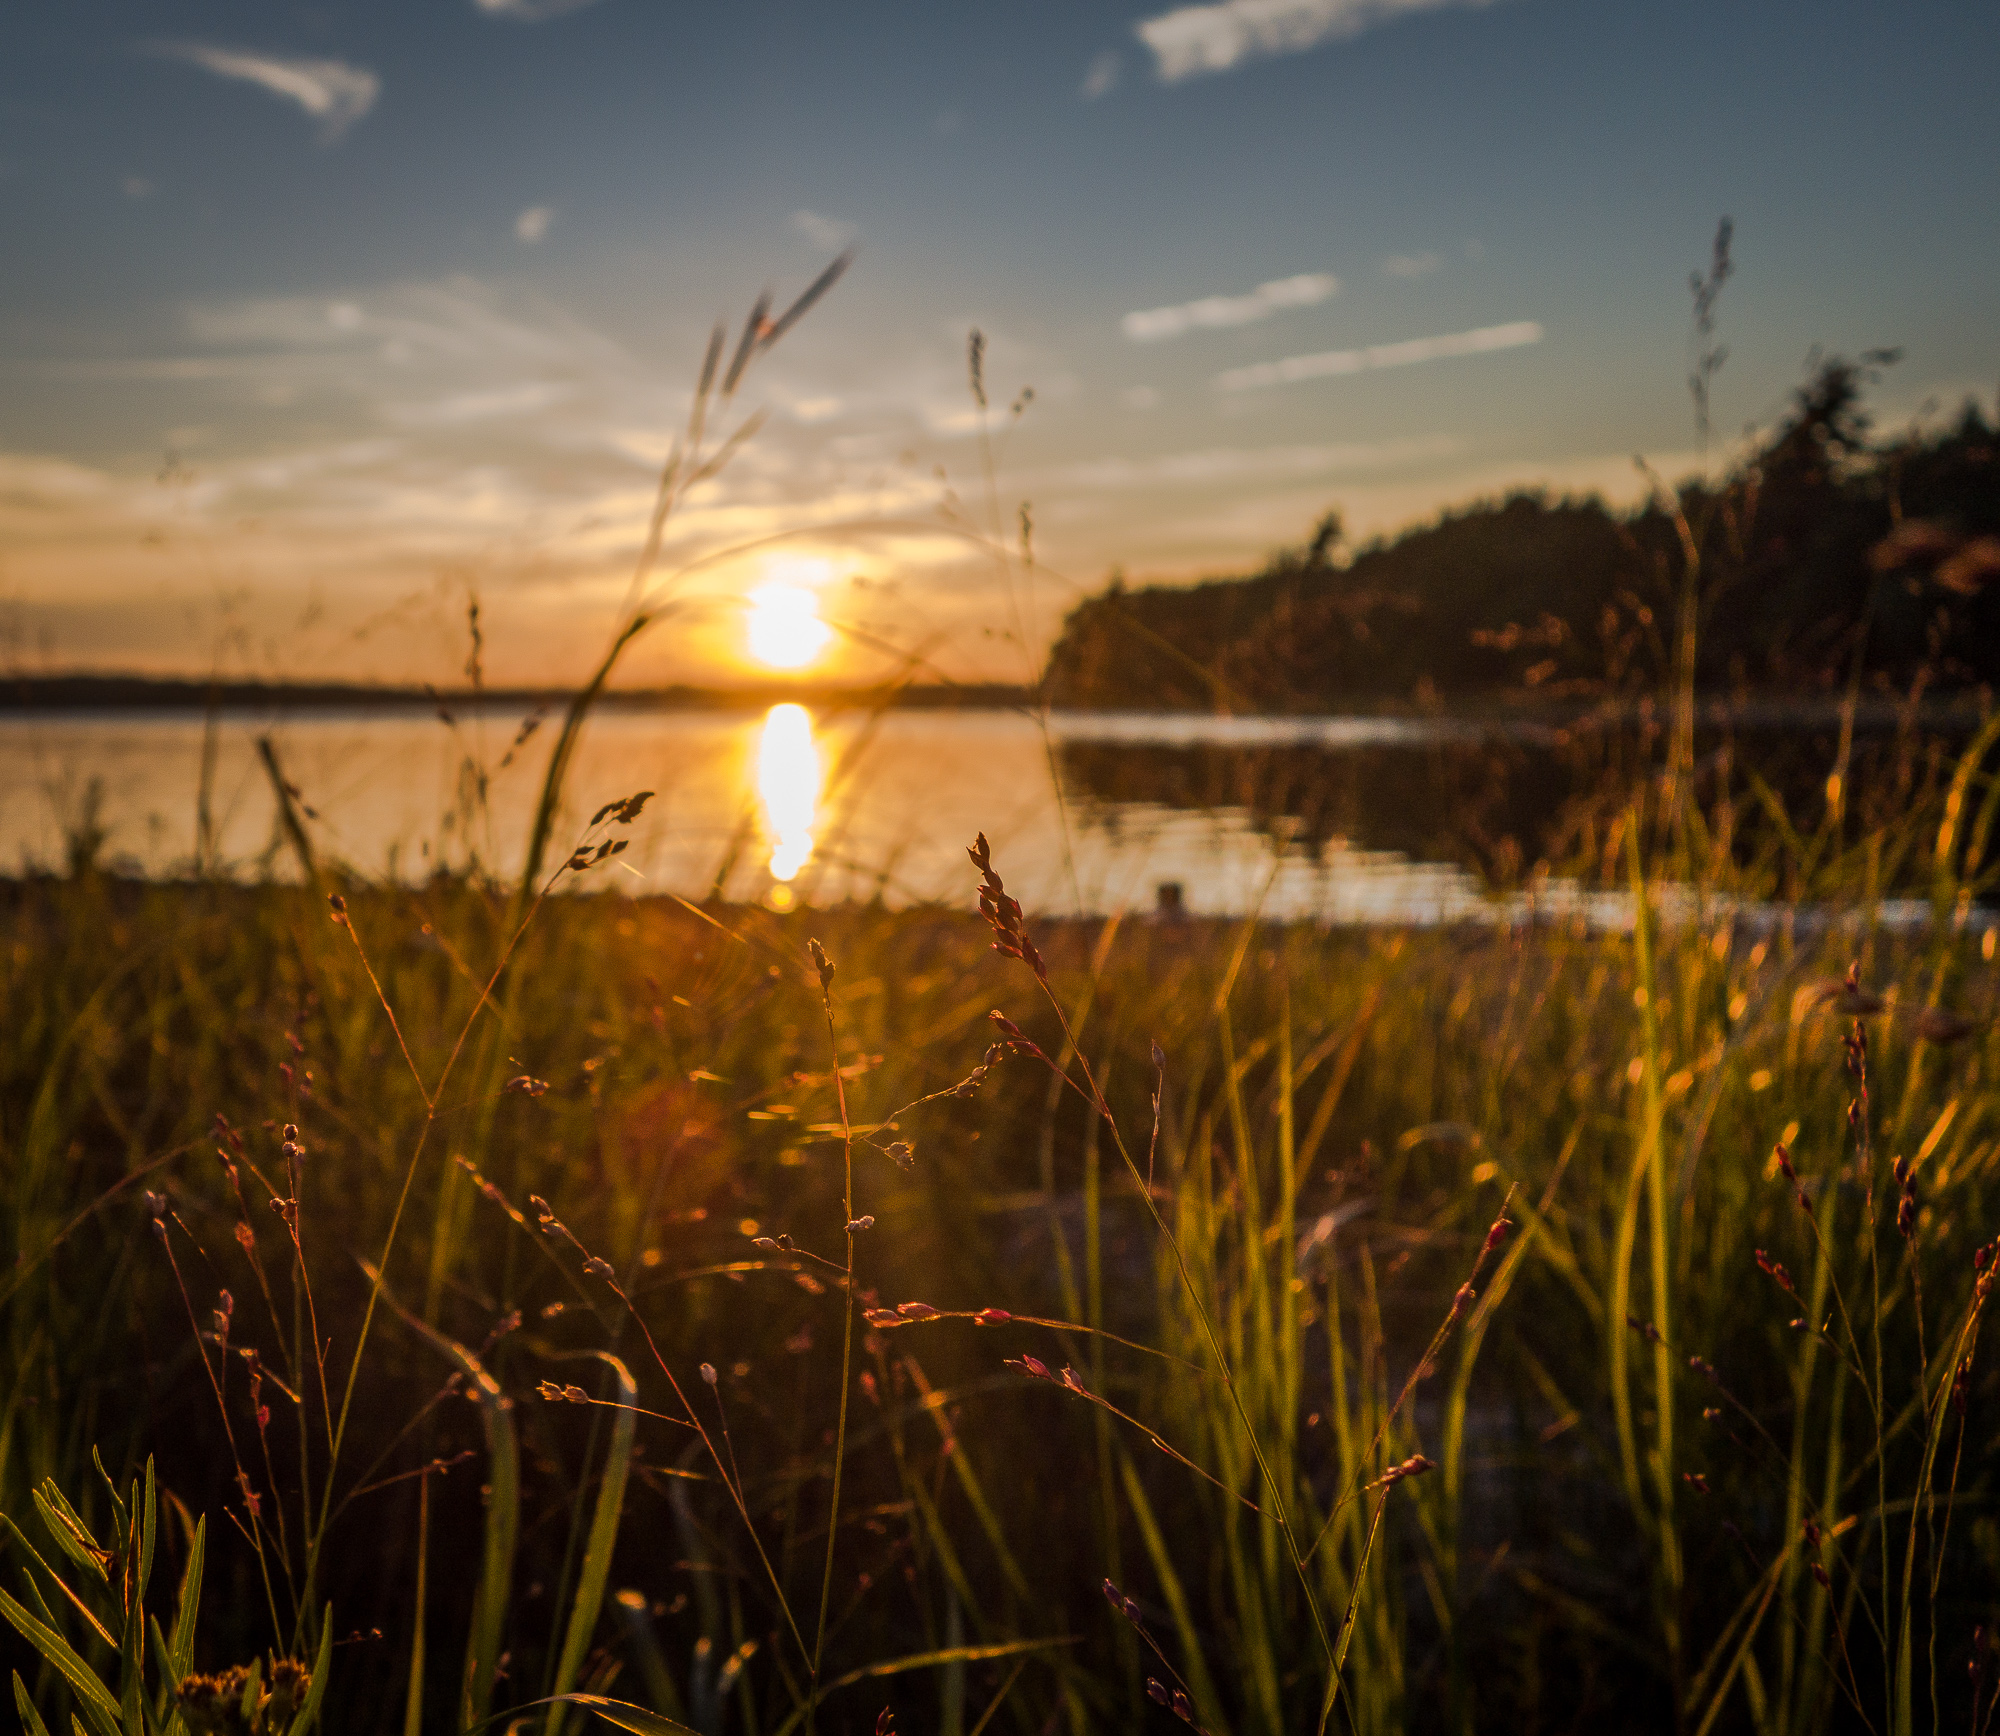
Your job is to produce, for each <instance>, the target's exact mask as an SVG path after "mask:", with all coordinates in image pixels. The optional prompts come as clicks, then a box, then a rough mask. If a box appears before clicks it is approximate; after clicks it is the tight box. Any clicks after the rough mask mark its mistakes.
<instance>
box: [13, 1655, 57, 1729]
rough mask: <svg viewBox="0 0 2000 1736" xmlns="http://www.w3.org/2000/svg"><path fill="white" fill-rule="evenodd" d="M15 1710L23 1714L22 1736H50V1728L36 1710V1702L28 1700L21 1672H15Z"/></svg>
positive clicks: (26, 1687) (26, 1688)
mask: <svg viewBox="0 0 2000 1736" xmlns="http://www.w3.org/2000/svg"><path fill="white" fill-rule="evenodd" d="M14 1709H15V1710H16V1711H17V1712H19V1713H20V1714H21V1736H49V1727H48V1725H46V1724H44V1723H43V1722H42V1715H41V1713H39V1712H37V1711H36V1710H35V1702H34V1701H32V1700H31V1699H29V1698H28V1686H27V1684H26V1683H25V1682H23V1681H22V1680H21V1672H20V1671H19V1670H16V1671H15V1672H14Z"/></svg>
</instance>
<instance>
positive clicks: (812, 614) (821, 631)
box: [748, 583, 833, 669]
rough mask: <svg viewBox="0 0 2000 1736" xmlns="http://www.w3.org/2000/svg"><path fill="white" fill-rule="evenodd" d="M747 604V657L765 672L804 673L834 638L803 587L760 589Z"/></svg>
mask: <svg viewBox="0 0 2000 1736" xmlns="http://www.w3.org/2000/svg"><path fill="white" fill-rule="evenodd" d="M749 600H750V618H749V623H748V625H749V633H750V655H751V656H752V657H754V658H756V660H757V661H758V662H759V663H761V664H763V665H764V667H765V668H767V669H803V668H804V667H805V666H806V665H807V664H808V663H810V662H812V661H813V659H814V658H816V657H817V656H818V655H819V654H820V652H821V651H823V650H825V649H826V642H827V641H828V640H829V639H831V638H832V637H833V629H832V628H831V627H829V626H828V625H827V624H826V623H825V622H824V621H822V620H821V619H820V618H819V598H818V597H816V596H814V595H813V593H812V592H811V591H809V590H807V589H806V588H805V587H804V586H803V585H788V584H779V583H774V584H768V585H759V586H758V587H757V589H756V590H754V591H752V592H751V593H750V599H749Z"/></svg>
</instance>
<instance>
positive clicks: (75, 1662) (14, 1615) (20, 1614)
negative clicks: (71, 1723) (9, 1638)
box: [0, 1591, 121, 1736]
mask: <svg viewBox="0 0 2000 1736" xmlns="http://www.w3.org/2000/svg"><path fill="white" fill-rule="evenodd" d="M0 1616H5V1617H6V1618H7V1620H8V1621H9V1622H11V1623H12V1624H13V1625H14V1628H15V1630H16V1631H17V1632H18V1633H19V1634H20V1636H21V1637H22V1638H23V1639H24V1640H26V1641H27V1642H28V1644H29V1645H31V1646H33V1647H34V1648H35V1650H36V1651H38V1652H40V1653H41V1654H42V1656H43V1657H45V1658H47V1659H48V1661H49V1662H50V1663H51V1664H53V1665H54V1666H55V1668H56V1669H57V1671H59V1672H60V1673H61V1675H62V1678H63V1680H64V1681H66V1682H68V1683H69V1685H70V1687H71V1688H72V1689H73V1690H74V1691H75V1693H76V1697H77V1698H78V1699H79V1700H81V1701H82V1702H83V1706H84V1710H85V1711H87V1712H89V1713H90V1717H91V1722H92V1723H93V1724H95V1725H96V1726H97V1728H98V1729H99V1730H100V1731H102V1732H103V1736H121V1733H120V1730H119V1710H120V1708H119V1705H118V1702H117V1701H116V1700H114V1699H113V1698H112V1697H111V1690H110V1689H108V1688H107V1687H105V1685H104V1684H103V1683H102V1682H100V1681H99V1680H98V1679H97V1675H96V1672H95V1671H93V1670H92V1669H91V1667H90V1666H89V1665H88V1664H86V1663H85V1662H84V1661H83V1659H82V1658H80V1657H78V1656H77V1655H76V1653H75V1651H74V1650H72V1649H71V1647H70V1643H69V1641H68V1640H66V1639H64V1638H63V1637H62V1635H61V1634H59V1633H57V1632H56V1630H55V1629H54V1628H52V1627H50V1626H48V1625H47V1624H46V1623H44V1622H40V1621H37V1620H36V1619H35V1618H34V1617H33V1616H32V1615H30V1614H29V1613H28V1612H27V1610H25V1609H23V1608H22V1607H21V1605H20V1604H18V1603H16V1602H15V1601H14V1599H13V1598H11V1597H9V1596H8V1595H7V1593H6V1592H4V1591H0Z"/></svg>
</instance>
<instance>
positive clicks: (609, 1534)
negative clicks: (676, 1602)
mask: <svg viewBox="0 0 2000 1736" xmlns="http://www.w3.org/2000/svg"><path fill="white" fill-rule="evenodd" d="M590 1354H591V1355H593V1356H595V1357H597V1358H598V1360H599V1361H601V1362H602V1363H603V1364H604V1365H605V1366H606V1367H607V1368H609V1369H610V1370H611V1372H612V1374H613V1376H614V1377H615V1378H616V1380H617V1383H618V1403H619V1405H620V1406H621V1407H623V1408H621V1409H620V1410H618V1411H617V1412H616V1413H615V1421H614V1422H613V1424H612V1430H611V1446H610V1449H609V1451H608V1452H607V1453H606V1455H605V1459H604V1479H603V1482H602V1483H601V1484H600V1485H599V1487H598V1492H597V1508H596V1511H595V1512H594V1513H593V1514H592V1515H591V1520H590V1537H589V1541H588V1542H587V1543H586V1544H585V1546H584V1552H583V1562H582V1565H581V1566H580V1567H579V1568H578V1570H577V1583H576V1598H575V1601H574V1602H573V1603H572V1604H571V1605H570V1612H569V1627H568V1629H567V1631H566V1632H565V1633H564V1635H563V1645H562V1655H561V1657H560V1658H559V1660H558V1661H557V1664H556V1676H555V1683H554V1686H555V1694H554V1696H553V1700H554V1704H552V1705H551V1706H550V1708H549V1715H548V1720H547V1722H546V1724H545V1725H544V1729H545V1730H546V1731H547V1732H548V1736H561V1731H562V1727H563V1721H564V1716H565V1710H566V1708H565V1705H564V1703H563V1699H562V1696H563V1695H564V1694H565V1693H567V1692H568V1691H569V1686H570V1684H571V1683H572V1682H574V1681H575V1680H576V1678H577V1672H578V1671H580V1670H581V1669H582V1668H583V1660H584V1658H585V1656H586V1655H587V1654H588V1653H589V1651H590V1639H591V1635H592V1634H594V1633H595V1632H596V1631H597V1617H598V1613H599V1611H600V1610H601V1609H602V1608H603V1606H604V1588H605V1585H606V1584H607V1583H608V1582H609V1580H610V1578H611V1555H612V1551H613V1550H614V1549H615V1548H616V1547H617V1544H618V1520H619V1516H620V1515H621V1514H622V1513H623V1512H624V1508H625V1480H626V1477H627V1476H628V1474H629V1473H630V1471H631V1468H632V1442H633V1436H634V1431H635V1430H636V1429H637V1427H638V1423H639V1413H638V1411H637V1410H636V1409H635V1408H633V1407H635V1406H636V1405H637V1404H638V1402H639V1383H638V1382H637V1381H635V1380H634V1379H633V1378H632V1371H631V1370H630V1369H628V1368H627V1367H626V1366H625V1364H624V1363H622V1362H621V1361H619V1360H618V1358H617V1357H615V1356H613V1355H612V1354H611V1353H610V1352H609V1351H602V1350H600V1351H592V1352H591V1353H590Z"/></svg>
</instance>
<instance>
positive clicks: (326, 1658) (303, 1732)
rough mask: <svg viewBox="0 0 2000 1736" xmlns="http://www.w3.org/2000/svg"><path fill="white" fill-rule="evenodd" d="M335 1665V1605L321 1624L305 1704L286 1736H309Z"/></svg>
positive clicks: (328, 1610)
mask: <svg viewBox="0 0 2000 1736" xmlns="http://www.w3.org/2000/svg"><path fill="white" fill-rule="evenodd" d="M332 1663H333V1605H332V1604H328V1605H327V1606H326V1613H325V1615H324V1616H323V1617H322V1618H321V1620H320V1624H319V1656H318V1657H316V1658H314V1659H313V1667H312V1682H311V1684H310V1685H309V1686H308V1687H307V1688H306V1698H305V1704H304V1705H302V1706H301V1707H300V1708H299V1715H298V1716H297V1717H296V1718H294V1719H293V1720H292V1727H291V1728H290V1729H289V1730H287V1731H286V1732H285V1736H307V1732H308V1731H310V1730H311V1729H312V1727H313V1724H314V1722H315V1720H317V1719H318V1717H319V1703H320V1701H322V1700H323V1699H325V1698H326V1678H327V1672H328V1669H329V1667H330V1666H331V1665H332Z"/></svg>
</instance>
